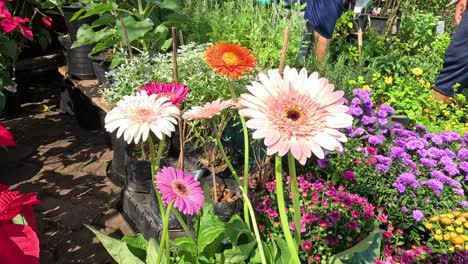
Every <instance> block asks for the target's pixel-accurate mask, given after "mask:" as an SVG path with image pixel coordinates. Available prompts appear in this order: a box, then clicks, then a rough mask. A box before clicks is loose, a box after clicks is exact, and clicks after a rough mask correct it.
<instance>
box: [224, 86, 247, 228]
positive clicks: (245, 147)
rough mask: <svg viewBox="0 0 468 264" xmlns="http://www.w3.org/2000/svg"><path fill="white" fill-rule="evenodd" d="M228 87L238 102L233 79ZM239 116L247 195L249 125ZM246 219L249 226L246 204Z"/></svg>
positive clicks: (233, 98)
mask: <svg viewBox="0 0 468 264" xmlns="http://www.w3.org/2000/svg"><path fill="white" fill-rule="evenodd" d="M228 87H229V90H230V91H231V96H232V100H233V101H234V102H237V94H236V91H235V90H234V86H233V85H232V82H231V80H228ZM239 117H240V121H241V124H242V132H243V134H244V191H246V192H247V193H245V195H246V197H247V195H248V192H249V132H248V131H247V126H246V125H245V118H244V117H243V116H241V115H239ZM244 220H245V223H246V224H247V226H248V227H250V219H249V211H248V209H247V208H246V206H244Z"/></svg>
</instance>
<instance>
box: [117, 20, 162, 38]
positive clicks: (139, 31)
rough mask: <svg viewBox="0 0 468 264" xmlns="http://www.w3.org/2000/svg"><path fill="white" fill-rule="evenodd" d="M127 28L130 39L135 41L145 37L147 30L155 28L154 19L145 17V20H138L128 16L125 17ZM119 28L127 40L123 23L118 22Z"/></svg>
mask: <svg viewBox="0 0 468 264" xmlns="http://www.w3.org/2000/svg"><path fill="white" fill-rule="evenodd" d="M123 21H124V23H125V28H126V30H127V34H128V40H129V41H130V42H133V41H134V40H138V39H139V38H141V37H143V36H144V35H145V34H146V33H147V32H149V31H151V30H152V29H153V26H154V24H153V21H151V19H149V18H145V19H144V20H143V21H136V20H135V19H134V18H133V17H132V16H128V17H126V18H124V19H123ZM117 30H118V32H119V34H120V37H121V39H122V40H125V36H124V34H123V30H122V23H120V21H119V23H117Z"/></svg>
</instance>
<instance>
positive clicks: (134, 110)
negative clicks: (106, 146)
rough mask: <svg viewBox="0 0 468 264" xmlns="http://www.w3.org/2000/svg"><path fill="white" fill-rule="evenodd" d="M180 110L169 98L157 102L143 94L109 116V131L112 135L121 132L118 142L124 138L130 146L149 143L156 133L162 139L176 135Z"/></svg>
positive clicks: (127, 98) (124, 102) (123, 102)
mask: <svg viewBox="0 0 468 264" xmlns="http://www.w3.org/2000/svg"><path fill="white" fill-rule="evenodd" d="M179 116H180V110H179V108H178V107H177V106H175V105H174V104H173V103H171V102H170V101H168V99H167V98H166V97H160V98H157V96H156V95H155V94H153V95H147V94H146V91H141V92H139V93H137V94H136V95H133V96H129V95H127V96H124V98H123V99H122V100H120V101H119V102H118V103H117V105H116V106H115V107H114V108H113V109H112V110H111V111H110V112H109V113H107V115H106V118H105V119H104V121H105V123H106V125H105V128H106V130H107V131H109V132H110V133H112V132H114V131H115V130H117V129H118V130H117V138H119V137H121V136H122V135H123V137H124V139H125V141H127V143H129V144H130V143H131V142H132V141H134V142H135V144H138V142H139V141H140V139H142V140H143V141H146V139H147V138H148V135H149V133H150V131H151V132H153V133H154V134H155V135H156V136H157V137H158V138H159V139H162V137H163V134H165V135H167V136H170V135H171V133H172V132H174V131H175V125H176V124H177V119H178V118H179Z"/></svg>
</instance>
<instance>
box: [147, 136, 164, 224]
mask: <svg viewBox="0 0 468 264" xmlns="http://www.w3.org/2000/svg"><path fill="white" fill-rule="evenodd" d="M148 143H149V149H150V157H151V182H152V184H151V186H152V188H154V193H156V198H157V200H158V204H159V208H160V210H159V211H161V218H162V219H164V205H163V202H162V199H161V194H160V193H159V191H158V190H157V189H156V186H155V183H154V182H155V180H156V173H157V172H158V171H159V164H160V162H161V156H162V152H163V149H164V144H165V137H164V136H163V138H162V139H161V140H160V141H159V145H158V154H157V156H155V153H154V143H153V139H152V138H151V135H150V136H149V137H148Z"/></svg>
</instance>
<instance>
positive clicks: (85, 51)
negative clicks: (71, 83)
mask: <svg viewBox="0 0 468 264" xmlns="http://www.w3.org/2000/svg"><path fill="white" fill-rule="evenodd" d="M92 49H93V46H92V45H83V46H80V47H76V48H73V49H70V50H69V51H68V54H67V64H68V74H69V76H70V77H72V78H76V79H80V80H91V79H94V78H96V75H95V74H94V67H93V62H92V61H91V60H90V59H89V58H88V55H89V53H90V52H91V50H92Z"/></svg>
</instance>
